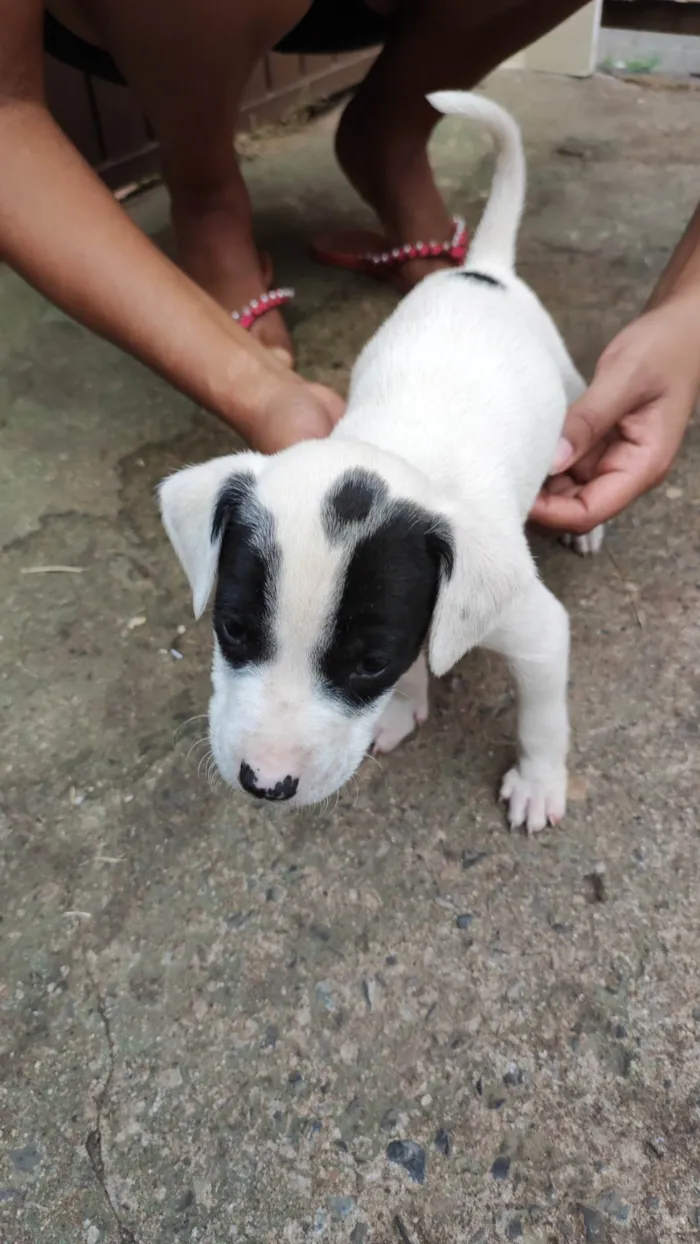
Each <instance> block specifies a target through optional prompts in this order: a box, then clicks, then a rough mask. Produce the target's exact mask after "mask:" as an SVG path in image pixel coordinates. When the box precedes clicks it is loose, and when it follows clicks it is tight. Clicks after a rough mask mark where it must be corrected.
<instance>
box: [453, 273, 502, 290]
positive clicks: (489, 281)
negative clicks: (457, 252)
mask: <svg viewBox="0 0 700 1244" xmlns="http://www.w3.org/2000/svg"><path fill="white" fill-rule="evenodd" d="M455 276H462V277H467V279H469V280H472V281H481V283H482V285H492V286H493V287H494V289H505V285H504V284H503V281H498V280H497V279H496V277H495V276H489V274H488V272H477V271H476V270H475V269H473V268H460V270H459V272H456V273H455Z"/></svg>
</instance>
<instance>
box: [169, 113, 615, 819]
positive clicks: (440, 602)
mask: <svg viewBox="0 0 700 1244" xmlns="http://www.w3.org/2000/svg"><path fill="white" fill-rule="evenodd" d="M430 102H431V103H432V104H433V105H434V107H436V108H437V109H439V110H440V111H442V112H445V113H455V114H461V115H463V116H466V117H470V118H473V119H476V120H479V121H481V122H482V123H483V124H484V125H485V126H486V127H487V129H488V130H489V131H490V132H491V134H492V135H493V137H494V140H495V142H496V145H497V148H498V158H497V166H496V172H495V176H494V182H493V187H492V191H491V196H490V199H489V201H488V204H487V206H486V209H485V211H484V215H483V218H482V220H481V223H480V225H479V228H478V230H477V233H476V235H475V237H474V240H473V242H472V245H471V248H470V251H469V255H468V258H467V263H466V270H467V271H477V272H479V273H481V274H482V276H483V275H485V276H487V277H491V278H492V280H493V281H494V282H497V283H498V284H497V285H493V284H489V283H488V282H485V281H483V280H478V279H467V278H461V277H460V276H459V274H457V273H455V272H454V271H449V272H440V273H437V274H435V275H434V276H431V277H429V278H428V279H427V280H425V281H423V282H422V283H421V284H420V285H419V286H417V287H416V289H414V290H413V292H412V293H410V294H409V295H408V296H407V297H406V298H405V299H404V300H403V301H402V302H401V304H400V305H399V306H398V308H397V309H396V311H395V312H394V313H393V315H392V316H390V318H389V319H388V320H387V321H386V323H385V324H384V325H383V326H382V328H380V330H379V331H378V332H377V334H376V335H375V336H374V337H373V339H372V340H371V341H370V342H369V344H368V345H367V346H366V347H365V349H364V350H363V351H362V353H361V355H360V357H359V359H358V360H357V363H356V364H355V368H354V370H353V374H352V379H351V386H350V394H349V401H348V409H347V412H346V414H345V416H344V418H343V419H342V420H341V422H340V424H339V425H338V427H337V428H336V430H335V432H334V433H333V435H332V437H331V438H329V439H328V440H327V441H321V442H309V443H305V444H302V445H297V446H295V447H294V448H292V449H290V450H287V451H285V452H284V453H281V454H278V455H276V456H275V457H273V458H271V459H266V458H263V457H262V456H260V455H257V454H241V455H232V456H230V457H228V458H221V459H216V460H214V461H213V462H209V463H205V464H203V465H202V466H197V467H190V468H187V469H186V470H183V471H181V472H178V473H177V474H176V475H174V476H172V477H171V478H170V479H168V480H166V481H165V482H164V483H163V484H162V485H161V491H160V499H161V509H162V515H163V520H164V523H165V527H166V530H167V532H168V535H169V536H170V539H171V541H172V543H173V545H174V548H175V551H176V553H177V554H178V557H179V558H180V561H181V563H182V565H183V567H184V569H185V571H186V573H187V575H188V577H189V580H190V584H191V587H192V593H193V601H194V608H195V613H196V614H197V615H199V614H200V613H201V612H202V611H203V609H204V608H205V606H206V603H207V600H208V598H209V595H210V594H211V591H212V588H213V585H214V582H215V578H216V573H217V560H218V552H219V549H218V543H217V541H212V539H211V534H210V533H211V526H212V515H213V510H214V506H215V504H216V500H217V497H218V494H219V492H220V489H221V487H222V485H224V484H225V483H226V481H227V480H229V479H230V477H231V476H232V475H234V474H237V473H239V472H240V471H241V470H247V471H250V472H252V473H253V474H254V475H255V477H256V495H257V497H258V498H259V500H260V502H261V504H262V505H264V506H265V507H266V508H267V510H268V511H269V512H270V513H271V514H272V515H273V516H274V520H275V527H276V531H277V533H278V539H279V541H280V544H281V550H282V559H281V562H282V564H281V579H280V584H279V589H278V601H277V607H276V612H277V617H278V628H277V630H278V635H277V640H278V642H277V648H276V653H275V657H274V660H272V661H270V662H268V663H266V664H264V665H262V666H260V667H259V668H258V667H256V668H252V669H250V670H248V671H242V672H240V671H239V672H234V671H232V670H231V668H230V667H229V665H227V663H226V661H225V660H224V658H223V656H222V653H221V651H220V650H219V648H218V645H217V649H216V651H215V657H214V670H213V683H214V694H213V697H212V701H211V706H210V719H211V737H212V747H213V752H214V756H215V758H216V760H217V763H218V765H219V767H220V769H221V771H222V773H223V775H224V777H225V778H226V779H227V780H228V781H230V782H231V783H232V784H233V785H236V784H237V782H238V779H237V773H238V769H239V766H240V763H241V760H242V759H243V758H245V759H246V761H247V762H249V763H250V764H251V765H253V767H254V768H255V770H256V772H258V773H261V774H262V775H263V778H262V779H261V781H262V780H264V781H265V782H269V783H271V784H272V783H274V782H275V781H276V780H278V779H279V777H280V776H282V775H284V774H286V773H290V774H291V773H294V774H296V775H298V776H299V788H298V792H297V794H296V795H295V797H294V800H293V802H295V803H305V802H311V801H314V800H317V799H319V798H322V797H324V796H325V795H326V794H328V793H330V792H331V791H332V790H335V789H337V788H338V787H339V786H341V785H342V783H343V782H345V781H346V780H347V779H348V777H349V776H350V775H351V774H352V772H354V770H355V768H356V767H357V765H358V763H359V762H360V760H361V758H362V756H363V754H364V753H365V751H366V750H367V747H368V746H369V745H370V744H371V742H372V739H374V741H375V745H376V748H377V750H384V751H387V750H390V749H391V748H392V747H394V746H396V744H397V743H398V742H399V741H400V740H401V739H402V738H403V737H405V735H407V734H408V733H410V731H411V730H412V729H413V728H414V725H415V724H417V723H420V722H421V721H424V720H425V718H426V716H427V711H428V705H427V671H426V667H425V659H424V658H423V657H420V658H419V659H418V661H416V663H415V665H414V666H413V667H412V668H411V669H410V670H409V671H408V673H407V674H406V675H404V677H403V678H402V679H401V680H400V682H399V683H398V684H397V685H396V687H395V689H394V692H393V694H391V693H389V694H388V695H386V696H384V697H383V698H382V699H381V700H380V701H379V702H377V703H376V704H375V705H373V707H372V708H371V709H370V710H368V711H367V712H364V713H361V714H348V713H347V712H345V711H343V710H342V709H340V708H339V707H338V706H337V704H334V702H333V701H332V699H329V698H328V697H327V696H324V695H323V694H322V692H321V691H320V690H319V687H318V685H317V683H316V682H315V680H314V673H313V665H312V661H311V656H310V654H311V653H312V651H313V648H314V643H315V642H316V640H317V639H318V636H319V634H321V633H322V632H323V628H324V625H325V623H326V620H327V618H328V614H329V610H330V609H331V608H332V601H333V597H334V591H335V586H334V585H335V584H336V582H337V580H338V577H339V576H340V575H342V573H343V569H344V562H343V557H344V553H343V549H342V548H340V547H334V546H332V545H331V544H329V542H328V541H327V540H326V539H325V538H324V535H323V530H322V523H321V512H322V507H323V501H324V497H325V496H326V495H327V492H328V488H329V486H330V485H331V484H332V483H333V482H334V481H335V480H337V479H338V477H339V476H340V475H342V474H343V472H345V471H347V469H348V468H349V467H368V468H370V469H371V470H372V471H373V472H375V473H376V474H378V475H380V476H381V477H382V478H383V479H384V480H385V481H386V484H387V486H388V490H389V495H390V496H391V497H396V498H404V499H405V498H409V499H411V500H413V501H415V502H417V503H418V504H420V505H421V506H422V507H424V508H425V509H426V510H427V511H429V512H430V513H432V514H434V515H435V516H436V521H437V520H438V519H443V520H447V522H448V523H449V525H450V528H451V530H452V533H453V538H454V545H455V553H456V556H455V564H454V570H453V573H452V574H451V575H450V576H447V575H443V576H442V580H441V584H440V587H439V591H438V596H437V602H436V606H435V610H434V614H433V618H432V623H431V626H430V631H429V636H428V643H427V648H428V660H429V665H430V668H431V670H432V671H433V672H434V673H435V674H437V675H441V674H444V673H445V672H446V671H447V670H449V669H450V668H451V667H452V666H453V665H454V663H455V662H456V661H458V660H459V659H460V658H461V657H462V656H463V655H464V654H465V653H466V652H467V651H468V650H469V649H471V648H473V647H475V646H477V645H482V646H484V647H487V648H490V649H493V650H494V651H496V652H500V653H502V654H503V655H504V656H505V657H506V658H507V659H508V661H509V662H510V665H511V667H512V670H513V673H514V677H515V681H516V684H517V687H518V692H519V724H518V733H519V745H520V754H519V760H518V764H517V766H516V767H515V768H514V769H512V770H511V771H510V773H509V774H508V775H507V776H506V778H505V780H504V783H503V788H502V795H503V798H504V799H506V800H507V802H508V805H509V820H510V824H511V825H512V826H513V827H515V826H519V825H524V826H525V827H526V828H527V829H528V830H529V831H535V830H540V829H542V828H543V827H544V826H545V825H546V823H547V822H548V821H550V822H554V821H557V820H559V819H560V818H561V817H562V816H563V814H564V810H565V804H566V753H567V737H568V725H567V708H566V683H567V667H568V647H569V634H568V619H567V615H566V612H565V610H564V609H563V607H562V606H561V605H560V604H559V602H558V601H557V600H556V599H555V598H554V597H553V596H552V595H551V593H550V592H549V591H548V590H547V589H546V588H545V587H544V586H543V585H542V583H541V582H540V581H539V579H538V576H537V572H536V569H535V565H534V562H533V560H532V557H531V554H530V552H529V549H528V546H527V542H526V540H525V536H524V525H525V521H526V518H527V515H528V512H529V510H530V507H531V505H532V502H533V501H534V499H535V497H536V495H537V492H538V490H539V488H540V487H541V484H542V482H543V480H544V479H545V477H546V475H547V474H548V471H549V468H550V465H551V463H552V460H553V457H554V452H555V447H556V442H557V438H558V436H559V433H560V430H561V427H562V424H563V420H564V415H565V412H566V408H567V406H568V404H569V403H570V402H571V401H572V400H573V399H574V398H576V397H577V396H578V395H579V394H580V393H581V391H582V390H583V387H584V385H583V381H582V380H581V377H580V376H579V374H578V372H577V371H576V368H575V367H574V365H573V363H572V362H571V360H570V358H569V355H568V353H567V350H566V348H565V346H564V343H563V341H562V339H561V337H560V335H559V333H558V331H557V329H556V327H555V325H554V323H553V321H552V320H551V318H550V316H549V315H548V314H547V312H546V311H545V310H544V308H543V307H542V305H541V303H540V302H539V300H538V299H537V298H536V296H535V294H534V293H533V292H532V291H531V290H530V289H529V288H528V287H527V286H526V285H525V284H524V282H523V281H521V280H520V279H519V278H518V277H517V276H516V275H515V272H514V270H513V265H514V258H515V244H516V237H517V230H518V225H519V220H520V215H521V212H522V206H523V202H524V194H525V166H524V156H523V151H522V144H521V139H520V133H519V129H518V127H517V125H516V123H515V122H514V120H513V119H512V118H511V117H510V116H509V114H508V113H506V112H505V111H504V110H503V109H502V108H500V107H499V106H498V105H496V104H495V103H493V102H491V101H489V100H486V99H484V98H482V97H479V96H475V95H466V94H461V93H456V92H442V93H440V94H438V95H434V96H431V97H430ZM597 543H599V539H598V537H597V536H596V537H594V538H593V539H592V540H590V539H589V540H586V541H584V542H582V543H581V544H580V546H579V547H580V550H581V551H582V552H586V551H593V550H594V548H595V547H596V545H597Z"/></svg>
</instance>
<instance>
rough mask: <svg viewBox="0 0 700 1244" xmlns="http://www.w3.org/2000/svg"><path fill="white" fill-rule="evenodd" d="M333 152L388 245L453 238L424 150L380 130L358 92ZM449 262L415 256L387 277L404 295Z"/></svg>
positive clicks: (404, 137)
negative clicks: (379, 223)
mask: <svg viewBox="0 0 700 1244" xmlns="http://www.w3.org/2000/svg"><path fill="white" fill-rule="evenodd" d="M370 114H372V115H370ZM368 135H371V136H372V137H371V141H369V142H368V137H367V136H368ZM335 153H336V157H337V159H338V163H339V164H340V167H341V168H342V170H343V172H344V173H345V176H346V177H347V179H348V181H349V182H350V183H351V185H352V186H354V188H355V190H356V191H357V193H358V194H359V195H360V196H361V198H363V199H364V200H365V202H366V203H368V204H369V206H370V207H371V208H373V210H374V211H375V212H376V214H377V216H378V217H379V220H380V221H381V224H382V225H383V228H384V234H385V236H386V238H387V240H388V243H389V245H390V246H400V245H402V244H403V243H405V242H418V241H421V242H432V241H436V242H444V241H446V240H447V239H448V238H449V237H450V236H451V234H452V232H453V223H452V219H451V217H450V214H449V212H448V211H447V208H446V207H445V204H444V203H443V201H442V198H441V196H440V193H439V191H438V188H437V186H436V185H435V180H434V178H433V173H432V169H431V167H430V161H429V160H428V152H427V148H426V147H425V145H424V144H422V143H421V142H416V141H415V140H414V139H412V138H411V136H410V135H400V136H398V137H397V135H396V134H390V133H388V132H387V133H386V134H385V133H383V132H382V128H381V125H378V124H377V111H376V109H375V108H374V107H373V106H371V105H370V106H369V107H368V103H367V102H365V100H364V99H363V97H362V91H360V92H358V94H357V95H355V96H354V97H353V99H351V100H350V103H349V104H348V105H347V106H346V108H345V111H344V112H343V115H342V117H341V118H340V123H339V125H338V130H337V133H336V139H335ZM451 266H452V265H451V264H450V261H449V260H448V259H444V258H442V259H414V260H411V261H410V262H409V263H406V264H402V265H401V267H399V268H397V269H396V270H395V271H394V273H393V274H392V276H391V278H390V279H391V281H392V284H394V285H395V287H396V288H397V289H398V290H399V292H401V293H407V292H408V290H410V289H413V286H414V285H417V284H418V282H419V281H422V280H423V278H424V277H426V276H429V275H430V273H431V272H437V271H438V270H439V269H441V268H449V267H451Z"/></svg>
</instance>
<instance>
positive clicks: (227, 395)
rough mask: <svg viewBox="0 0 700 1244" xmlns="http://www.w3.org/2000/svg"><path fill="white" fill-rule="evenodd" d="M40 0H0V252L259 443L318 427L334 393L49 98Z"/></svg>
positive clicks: (335, 409)
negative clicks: (133, 216)
mask: <svg viewBox="0 0 700 1244" xmlns="http://www.w3.org/2000/svg"><path fill="white" fill-rule="evenodd" d="M42 15H43V8H42V5H41V3H39V0H0V29H2V31H3V38H2V41H1V42H0V153H1V154H2V178H1V179H0V256H2V258H4V259H5V261H6V262H7V263H8V264H9V265H10V266H11V267H13V268H15V269H16V270H17V271H18V272H19V273H21V275H22V276H24V277H25V279H26V280H28V281H29V282H30V283H31V284H32V285H34V286H35V287H36V288H37V289H38V290H39V291H40V292H41V293H42V294H43V295H44V296H45V297H47V298H49V299H50V300H51V301H52V302H54V303H56V305H57V306H59V307H61V309H62V310H64V311H65V312H66V313H67V314H68V315H70V316H72V317H73V318H75V319H76V320H78V321H79V322H80V323H82V324H84V325H86V326H87V327H88V328H90V329H92V330H93V331H94V332H96V333H99V334H100V335H101V336H103V337H106V338H107V339H108V340H110V341H112V342H114V343H115V344H116V345H118V346H120V347H121V348H122V349H124V350H127V351H129V352H130V353H131V354H133V355H135V356H136V357H137V358H139V359H140V360H141V361H142V362H143V363H145V364H146V365H147V366H148V367H150V368H152V369H153V370H154V371H156V372H159V373H160V374H161V375H162V376H164V377H165V378H166V379H167V380H168V381H170V383H171V384H173V385H175V386H176V387H177V388H179V389H180V390H182V392H184V393H186V394H188V395H189V396H190V397H192V398H193V400H194V401H196V402H198V403H199V404H201V405H202V406H205V407H206V408H207V409H209V410H211V411H213V412H214V413H216V414H218V415H220V416H221V417H222V418H223V419H225V420H226V421H227V422H228V423H230V424H231V425H232V426H233V427H234V428H235V429H236V431H238V432H239V433H240V434H241V436H243V437H244V439H245V440H247V441H248V443H249V444H251V445H253V446H254V447H255V448H257V449H261V450H264V451H267V452H272V451H274V450H276V449H280V448H283V447H284V446H285V445H286V444H291V443H293V441H295V440H300V439H303V438H304V437H306V436H317V435H325V434H326V433H327V432H329V431H330V429H331V427H332V425H333V423H334V422H335V421H336V419H337V418H338V417H339V416H340V414H341V413H342V407H343V403H342V401H341V399H340V398H339V397H338V396H337V395H336V394H334V393H332V392H331V390H328V389H326V388H324V387H323V386H320V385H309V384H307V383H305V382H304V381H303V380H302V379H301V378H300V377H299V376H296V375H295V374H294V373H292V372H290V371H289V369H288V368H286V367H285V366H284V365H283V364H281V363H279V362H278V361H277V360H276V359H275V358H274V356H272V355H271V354H270V353H269V352H268V351H266V350H265V349H264V348H263V347H262V346H261V345H260V344H259V343H258V342H257V341H255V339H254V338H253V337H251V335H250V334H249V333H246V332H245V331H244V330H243V329H242V328H240V327H239V326H238V325H237V324H235V323H234V322H233V321H232V319H231V317H230V316H228V315H227V313H226V312H225V311H224V310H223V308H221V307H219V306H218V304H217V303H216V302H214V300H213V299H212V298H210V297H209V296H208V295H207V294H206V293H204V291H203V290H201V289H200V288H199V287H198V286H197V285H196V284H195V283H194V282H193V281H191V280H190V279H189V278H188V277H187V276H185V274H184V273H182V272H181V271H180V270H179V269H178V268H177V267H176V266H175V265H174V264H173V263H171V261H170V260H169V259H167V258H166V257H165V256H164V255H163V254H162V253H161V252H160V251H159V250H158V249H157V247H156V246H154V245H153V243H152V242H151V241H150V240H149V239H148V238H147V237H146V236H145V235H144V234H143V233H141V231H140V230H139V229H138V228H137V227H136V226H135V225H134V224H133V222H132V221H131V220H130V219H129V217H128V215H127V214H126V212H125V211H124V210H123V209H122V208H121V207H120V206H119V205H118V204H117V203H116V202H115V201H114V199H113V198H112V195H111V194H110V193H109V191H108V190H107V189H106V188H105V186H104V185H103V184H102V183H101V181H100V180H99V178H98V177H97V176H96V174H94V173H93V172H92V170H91V169H90V168H89V167H88V166H87V164H86V163H85V162H84V161H83V160H82V158H81V156H80V155H79V154H78V152H77V151H76V150H75V148H74V147H73V146H72V144H71V143H70V142H69V140H68V139H67V138H66V137H65V136H64V135H63V133H62V132H61V130H60V129H59V127H58V126H57V125H56V124H55V122H54V121H53V120H52V118H51V116H50V115H49V113H48V110H47V109H46V107H45V104H44V98H43V73H42V64H43V61H42V42H41V31H42Z"/></svg>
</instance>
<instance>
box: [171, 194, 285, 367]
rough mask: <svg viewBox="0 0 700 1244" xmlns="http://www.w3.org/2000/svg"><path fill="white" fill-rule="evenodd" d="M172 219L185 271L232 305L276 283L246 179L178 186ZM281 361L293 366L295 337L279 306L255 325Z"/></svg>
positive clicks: (235, 308)
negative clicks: (186, 188) (259, 241)
mask: <svg viewBox="0 0 700 1244" xmlns="http://www.w3.org/2000/svg"><path fill="white" fill-rule="evenodd" d="M172 221H173V229H174V232H175V238H176V242H177V253H178V260H179V263H180V265H181V267H182V268H183V269H184V271H185V272H186V273H187V274H188V276H191V277H192V279H193V280H194V281H196V282H197V284H198V285H199V286H200V287H201V288H202V289H204V290H206V292H207V293H208V294H211V296H212V298H215V299H216V301H217V302H218V303H219V304H220V305H221V306H222V307H224V309H225V310H226V311H230V312H233V311H240V310H242V309H243V307H245V306H246V305H247V304H248V303H250V302H251V301H252V300H253V299H254V298H260V296H261V294H264V293H265V291H266V290H267V289H269V287H270V282H271V280H272V266H271V264H270V261H269V258H268V257H267V256H264V255H261V254H260V253H259V251H258V250H257V247H256V245H255V242H254V240H253V233H252V225H251V212H250V202H249V200H248V193H247V191H246V188H245V184H244V183H243V179H242V178H241V179H240V184H235V185H233V186H232V187H230V188H227V190H226V191H225V192H223V193H219V194H217V195H216V196H211V195H207V196H199V197H198V196H194V195H184V194H178V193H177V191H175V190H173V191H172ZM249 331H250V332H251V333H252V334H253V335H254V336H255V337H257V338H258V340H259V341H261V342H262V343H263V345H265V346H267V347H268V349H270V350H272V351H273V352H274V354H275V355H276V357H277V358H279V360H280V362H283V363H286V364H287V365H288V366H290V367H291V366H293V362H294V355H293V350H292V342H291V338H290V336H289V333H288V332H287V329H286V326H285V323H284V320H283V319H282V316H281V315H280V313H279V311H268V312H267V314H266V315H264V316H262V317H261V318H260V319H259V320H257V321H256V322H255V324H253V325H252V327H251V328H250V330H249Z"/></svg>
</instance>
